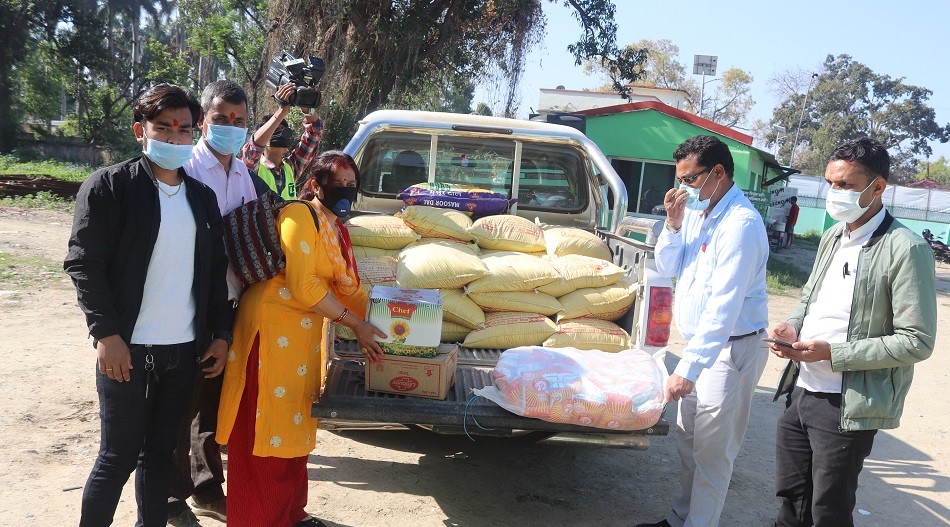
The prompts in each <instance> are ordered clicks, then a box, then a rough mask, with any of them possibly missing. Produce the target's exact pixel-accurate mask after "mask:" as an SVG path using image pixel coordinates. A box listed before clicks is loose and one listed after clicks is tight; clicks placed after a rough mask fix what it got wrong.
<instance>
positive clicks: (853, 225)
mask: <svg viewBox="0 0 950 527" xmlns="http://www.w3.org/2000/svg"><path fill="white" fill-rule="evenodd" d="M889 173H890V156H889V155H888V153H887V150H886V149H885V148H884V146H883V145H881V143H879V142H877V141H875V140H873V139H867V138H862V139H857V140H854V141H849V142H846V143H844V144H843V145H841V146H839V147H838V148H837V149H836V150H835V151H834V153H833V154H832V155H831V159H830V160H829V162H828V166H827V168H826V170H825V180H826V181H827V182H828V185H830V187H831V188H830V189H829V191H828V196H827V198H826V200H825V207H826V209H827V211H828V214H829V215H831V217H832V218H834V219H836V220H838V223H837V224H835V225H834V226H833V227H831V228H830V229H828V231H827V232H825V234H824V236H822V238H821V243H820V244H819V245H818V254H817V256H816V258H815V264H814V267H813V269H812V272H811V276H810V277H809V278H808V282H807V283H806V284H805V287H804V288H803V289H802V298H801V304H800V305H799V307H798V309H797V310H796V311H795V312H794V313H793V314H792V316H791V317H790V318H789V319H788V321H787V322H783V323H781V324H778V325H777V326H776V327H775V328H773V329H772V330H771V331H770V332H769V334H770V336H771V337H772V338H773V339H776V340H780V341H785V342H787V343H793V344H792V345H791V347H788V346H786V345H783V344H782V343H778V342H772V343H770V344H769V347H770V349H771V351H772V353H774V354H776V355H778V356H779V357H784V358H788V359H791V360H793V361H795V363H796V364H797V366H798V372H797V374H798V375H797V378H796V379H795V381H794V383H793V386H792V390H791V393H790V394H789V396H788V400H787V403H786V409H785V413H784V414H783V415H782V416H781V418H780V419H779V422H778V430H777V433H776V462H775V467H776V468H775V470H776V474H775V478H776V482H775V487H776V494H777V496H778V497H779V499H780V500H781V505H780V508H779V512H778V518H777V520H776V526H777V527H791V526H795V527H799V526H802V527H804V526H812V525H814V526H816V527H821V526H835V527H850V526H852V525H853V521H852V517H851V514H852V511H853V510H854V506H855V491H856V490H857V486H858V474H860V472H861V469H862V467H863V466H864V459H865V458H866V457H867V456H868V455H869V454H870V453H871V445H872V443H873V442H874V435H875V434H876V433H877V431H878V429H882V428H883V429H888V428H897V426H898V425H899V424H900V416H901V412H902V411H903V408H904V398H905V397H906V395H907V391H908V389H909V388H910V383H911V379H912V378H913V375H914V364H915V363H917V362H920V361H922V360H924V359H926V358H927V357H929V356H930V354H931V353H932V352H933V348H934V336H935V334H936V332H937V298H936V284H935V277H934V258H933V253H932V252H931V250H930V247H929V246H928V245H927V242H925V241H924V240H923V239H922V238H920V237H919V236H918V235H916V234H914V233H913V232H912V231H911V230H910V229H908V228H907V227H905V226H903V225H901V223H900V222H898V221H897V220H895V219H894V218H893V216H891V215H890V214H889V213H888V212H887V210H886V209H885V208H884V206H883V203H882V201H881V196H882V195H883V194H884V189H885V188H886V187H887V178H888V175H889ZM792 371H794V370H792Z"/></svg>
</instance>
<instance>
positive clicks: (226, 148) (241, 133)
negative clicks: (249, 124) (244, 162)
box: [205, 124, 247, 155]
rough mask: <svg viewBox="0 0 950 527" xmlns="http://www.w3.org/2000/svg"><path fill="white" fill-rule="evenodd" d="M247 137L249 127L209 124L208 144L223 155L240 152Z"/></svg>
mask: <svg viewBox="0 0 950 527" xmlns="http://www.w3.org/2000/svg"><path fill="white" fill-rule="evenodd" d="M246 139H247V128H238V127H237V126H227V125H223V124H209V125H208V135H207V136H206V137H205V141H207V142H208V146H210V147H211V148H213V149H214V151H215V152H217V153H219V154H223V155H230V154H240V153H241V147H242V146H244V141H245V140H246Z"/></svg>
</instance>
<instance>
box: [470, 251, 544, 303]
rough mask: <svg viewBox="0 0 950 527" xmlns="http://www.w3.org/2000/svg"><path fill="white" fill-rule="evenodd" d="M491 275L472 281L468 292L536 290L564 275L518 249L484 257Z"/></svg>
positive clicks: (483, 260) (483, 259)
mask: <svg viewBox="0 0 950 527" xmlns="http://www.w3.org/2000/svg"><path fill="white" fill-rule="evenodd" d="M482 262H484V263H485V267H487V268H488V275H487V276H485V277H484V278H479V279H478V280H475V281H474V282H472V283H470V284H468V287H466V288H465V293H466V294H471V293H487V292H491V291H533V290H535V289H536V288H538V287H541V286H543V285H545V284H549V283H551V282H554V281H555V280H559V279H560V278H561V275H560V274H559V273H558V272H557V269H555V268H554V267H553V266H551V264H549V263H548V262H546V261H544V260H542V259H541V258H535V257H534V256H527V255H526V254H524V253H518V252H514V251H508V252H500V253H495V254H492V255H489V256H483V257H482Z"/></svg>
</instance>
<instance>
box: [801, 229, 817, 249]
mask: <svg viewBox="0 0 950 527" xmlns="http://www.w3.org/2000/svg"><path fill="white" fill-rule="evenodd" d="M819 241H821V233H820V232H818V231H817V230H815V229H812V230H810V231H805V232H803V233H802V234H796V235H795V244H796V245H798V244H801V245H802V246H803V247H812V248H815V249H817V248H818V242H819Z"/></svg>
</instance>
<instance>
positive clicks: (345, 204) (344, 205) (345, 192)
mask: <svg viewBox="0 0 950 527" xmlns="http://www.w3.org/2000/svg"><path fill="white" fill-rule="evenodd" d="M321 188H323V199H322V200H320V201H321V202H322V203H323V205H324V206H326V207H327V208H329V209H330V210H332V211H333V214H336V216H337V217H338V218H342V217H344V216H346V215H347V214H349V213H350V209H351V208H352V207H353V203H355V202H356V194H357V192H356V187H331V186H329V185H324V186H323V187H321Z"/></svg>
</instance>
